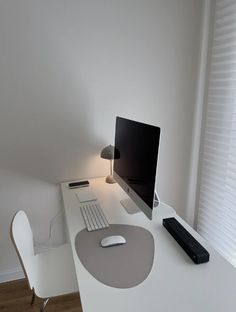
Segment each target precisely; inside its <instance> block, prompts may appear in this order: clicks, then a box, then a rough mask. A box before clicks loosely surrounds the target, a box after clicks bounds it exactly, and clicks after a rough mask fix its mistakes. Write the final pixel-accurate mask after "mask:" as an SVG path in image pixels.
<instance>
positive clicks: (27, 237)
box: [11, 210, 78, 312]
mask: <svg viewBox="0 0 236 312" xmlns="http://www.w3.org/2000/svg"><path fill="white" fill-rule="evenodd" d="M11 237H12V240H13V243H14V245H15V248H16V251H17V253H18V256H19V259H20V262H21V265H22V267H23V270H24V273H25V275H26V277H27V279H28V282H29V286H30V289H31V290H32V291H33V294H32V300H31V304H33V303H34V298H35V295H36V296H38V297H39V298H43V299H44V302H43V304H42V307H41V308H40V312H43V311H44V309H45V306H46V304H47V302H48V301H49V299H50V298H52V297H56V296H60V295H65V294H69V293H75V292H78V285H77V279H76V273H75V267H74V262H73V258H72V251H71V246H70V245H69V244H64V245H62V246H60V247H58V248H54V249H52V250H50V251H48V252H45V253H42V254H35V253H34V244H33V234H32V230H31V227H30V223H29V220H28V218H27V215H26V213H25V212H24V211H22V210H21V211H19V212H17V213H16V214H15V216H14V217H13V220H12V224H11Z"/></svg>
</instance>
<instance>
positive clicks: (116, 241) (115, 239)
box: [101, 235, 126, 248]
mask: <svg viewBox="0 0 236 312" xmlns="http://www.w3.org/2000/svg"><path fill="white" fill-rule="evenodd" d="M125 243H126V239H125V238H124V237H123V236H120V235H112V236H107V237H105V238H103V239H102V240H101V246H102V247H103V248H105V247H111V246H116V245H123V244H125Z"/></svg>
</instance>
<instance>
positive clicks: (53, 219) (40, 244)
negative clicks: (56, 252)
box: [34, 210, 64, 248]
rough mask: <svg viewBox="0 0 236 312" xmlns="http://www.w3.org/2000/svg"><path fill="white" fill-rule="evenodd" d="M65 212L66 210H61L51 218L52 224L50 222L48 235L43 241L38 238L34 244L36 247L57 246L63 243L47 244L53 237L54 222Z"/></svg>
mask: <svg viewBox="0 0 236 312" xmlns="http://www.w3.org/2000/svg"><path fill="white" fill-rule="evenodd" d="M62 214H64V210H60V211H59V212H58V213H57V214H56V215H55V216H54V217H53V218H52V219H51V220H50V224H49V234H48V237H47V238H46V239H45V240H44V241H42V242H38V241H36V240H34V246H35V247H45V248H56V247H58V246H59V245H61V244H51V245H47V244H48V242H49V241H50V239H51V238H52V228H53V224H54V222H55V220H56V219H57V218H58V217H59V216H60V215H62Z"/></svg>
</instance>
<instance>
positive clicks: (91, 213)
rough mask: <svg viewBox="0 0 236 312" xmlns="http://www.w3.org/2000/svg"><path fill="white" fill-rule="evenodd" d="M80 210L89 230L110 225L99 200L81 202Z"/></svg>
mask: <svg viewBox="0 0 236 312" xmlns="http://www.w3.org/2000/svg"><path fill="white" fill-rule="evenodd" d="M80 210H81V213H82V216H83V218H84V222H85V224H86V227H87V230H88V231H89V232H91V231H95V230H100V229H105V228H107V227H109V223H108V221H107V219H106V216H105V214H104V212H103V211H102V208H101V207H100V205H99V204H98V202H97V201H90V202H86V203H84V204H81V205H80Z"/></svg>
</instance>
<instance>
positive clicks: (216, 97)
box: [197, 0, 236, 266]
mask: <svg viewBox="0 0 236 312" xmlns="http://www.w3.org/2000/svg"><path fill="white" fill-rule="evenodd" d="M213 28H214V29H213V40H212V47H211V57H210V72H209V76H208V77H209V78H208V79H209V80H208V90H207V91H208V92H207V94H208V96H207V103H206V105H207V107H206V117H205V126H204V134H203V142H202V144H203V145H202V146H203V149H202V151H203V152H202V158H201V169H200V188H199V210H198V219H197V231H198V232H199V233H200V234H201V235H202V236H203V237H205V238H206V239H207V240H208V241H209V242H210V243H211V244H212V245H213V247H214V248H215V249H216V250H218V251H219V252H220V253H221V254H222V255H223V256H224V257H225V258H226V259H228V260H229V261H230V262H231V263H232V264H233V265H234V266H236V0H216V6H215V17H214V27H213Z"/></svg>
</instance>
